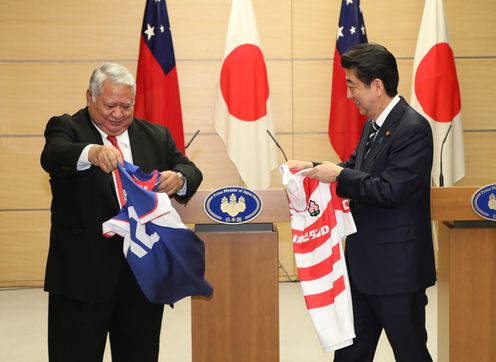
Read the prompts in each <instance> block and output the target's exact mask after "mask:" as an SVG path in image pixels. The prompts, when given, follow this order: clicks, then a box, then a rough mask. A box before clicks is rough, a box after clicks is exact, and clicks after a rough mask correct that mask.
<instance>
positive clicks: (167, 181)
mask: <svg viewBox="0 0 496 362" xmlns="http://www.w3.org/2000/svg"><path fill="white" fill-rule="evenodd" d="M183 184H184V182H183V181H182V180H181V179H180V178H179V176H178V175H177V173H176V172H175V171H162V172H161V173H160V181H159V183H158V185H157V192H165V193H166V194H167V195H169V196H171V195H174V194H175V193H176V192H178V191H179V190H181V188H182V187H183Z"/></svg>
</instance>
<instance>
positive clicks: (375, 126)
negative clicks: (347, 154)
mask: <svg viewBox="0 0 496 362" xmlns="http://www.w3.org/2000/svg"><path fill="white" fill-rule="evenodd" d="M379 128H381V127H379V125H378V124H377V123H375V122H372V127H370V131H369V137H368V138H367V142H366V143H365V156H364V157H366V156H367V154H368V153H369V150H370V146H371V145H372V142H374V140H375V136H376V135H377V132H378V131H379Z"/></svg>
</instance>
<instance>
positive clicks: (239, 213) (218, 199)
mask: <svg viewBox="0 0 496 362" xmlns="http://www.w3.org/2000/svg"><path fill="white" fill-rule="evenodd" d="M204 208H205V212H206V213H207V215H208V216H209V217H210V218H211V219H212V220H214V221H216V222H219V223H222V224H243V223H246V222H248V221H250V220H253V219H254V218H256V217H257V216H258V215H259V214H260V211H262V200H261V199H260V197H259V196H258V195H257V194H256V193H255V192H253V191H251V190H248V189H246V188H244V187H240V186H228V187H224V188H221V189H217V190H214V191H212V192H211V193H210V194H209V195H208V196H207V198H206V199H205V204H204Z"/></svg>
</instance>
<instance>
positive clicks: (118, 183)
mask: <svg viewBox="0 0 496 362" xmlns="http://www.w3.org/2000/svg"><path fill="white" fill-rule="evenodd" d="M107 139H108V140H109V141H110V143H112V145H113V146H114V147H115V148H117V149H118V150H119V152H120V153H121V155H122V158H124V154H123V153H122V150H121V148H120V147H119V143H118V142H117V138H115V136H107ZM113 175H114V181H115V185H116V186H117V195H118V197H119V203H120V205H121V207H122V206H124V204H125V203H126V197H125V196H124V190H123V189H122V181H121V176H120V175H119V170H118V169H115V170H114V171H113Z"/></svg>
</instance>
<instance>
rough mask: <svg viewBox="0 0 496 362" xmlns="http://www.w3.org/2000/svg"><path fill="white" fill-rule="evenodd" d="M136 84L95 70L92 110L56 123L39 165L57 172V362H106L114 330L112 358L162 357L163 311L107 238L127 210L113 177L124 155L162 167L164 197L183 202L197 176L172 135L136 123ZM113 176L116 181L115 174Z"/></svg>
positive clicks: (143, 360)
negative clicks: (110, 223) (111, 222)
mask: <svg viewBox="0 0 496 362" xmlns="http://www.w3.org/2000/svg"><path fill="white" fill-rule="evenodd" d="M135 94H136V83H135V80H134V77H133V76H132V75H131V73H130V72H129V71H128V70H127V69H126V68H124V67H123V66H121V65H119V64H115V63H105V64H103V65H101V66H100V67H98V68H97V69H95V70H94V72H93V74H92V76H91V79H90V85H89V88H88V90H87V92H86V101H87V107H85V108H83V109H81V110H79V111H78V112H77V113H75V114H73V115H72V116H71V115H68V114H64V115H62V116H56V117H52V118H51V119H50V120H49V121H48V124H47V127H46V130H45V139H46V143H45V147H44V149H43V152H42V154H41V165H42V167H43V168H44V169H45V171H47V172H48V173H49V175H50V185H51V189H52V206H51V210H52V218H51V221H52V227H51V231H50V249H49V253H48V260H47V268H46V276H45V290H46V291H48V292H49V293H50V294H49V311H48V350H49V358H50V361H61V362H67V361H71V362H74V361H81V362H93V361H95V362H96V361H102V359H103V353H104V348H105V343H106V339H107V334H108V335H109V337H110V344H111V349H112V360H113V361H129V362H147V361H148V362H155V361H157V360H158V353H159V339H160V327H161V324H162V314H163V305H158V304H153V303H151V302H149V301H148V300H147V299H146V297H145V296H144V294H143V293H142V291H141V289H140V288H139V286H138V284H137V282H136V279H135V278H134V276H133V274H132V273H131V271H130V268H129V266H128V264H127V262H126V259H125V258H124V255H123V239H122V238H121V237H118V236H115V237H113V238H110V239H107V238H105V237H104V236H103V235H102V223H103V222H105V221H107V220H108V219H110V218H112V217H113V216H115V215H116V214H117V213H118V212H119V209H120V204H122V202H123V201H122V200H121V197H120V196H122V193H121V192H119V187H118V179H117V178H116V177H115V172H113V171H114V170H115V169H116V167H117V164H118V163H121V164H122V163H123V159H125V160H127V161H129V162H131V163H134V164H135V165H137V166H139V167H140V168H141V169H142V170H143V171H144V172H147V173H149V172H151V171H153V170H155V169H156V170H158V171H160V182H159V184H158V186H157V191H158V192H165V193H167V194H168V195H170V196H174V197H177V198H178V199H179V200H180V201H181V200H182V201H186V200H187V199H188V198H190V197H191V196H192V195H193V193H194V192H195V191H196V189H197V188H198V186H199V185H200V183H201V181H202V174H201V172H200V170H199V169H198V168H197V167H196V166H195V165H194V164H193V162H191V161H190V160H189V159H188V158H187V157H185V156H184V155H183V154H182V153H181V152H179V150H178V149H177V148H176V145H175V143H174V140H173V139H172V136H171V134H170V133H169V131H168V130H167V129H166V128H164V127H162V126H159V125H156V124H153V123H150V122H147V121H143V120H140V119H137V118H134V116H133V114H134V97H135ZM113 175H114V177H113Z"/></svg>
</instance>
